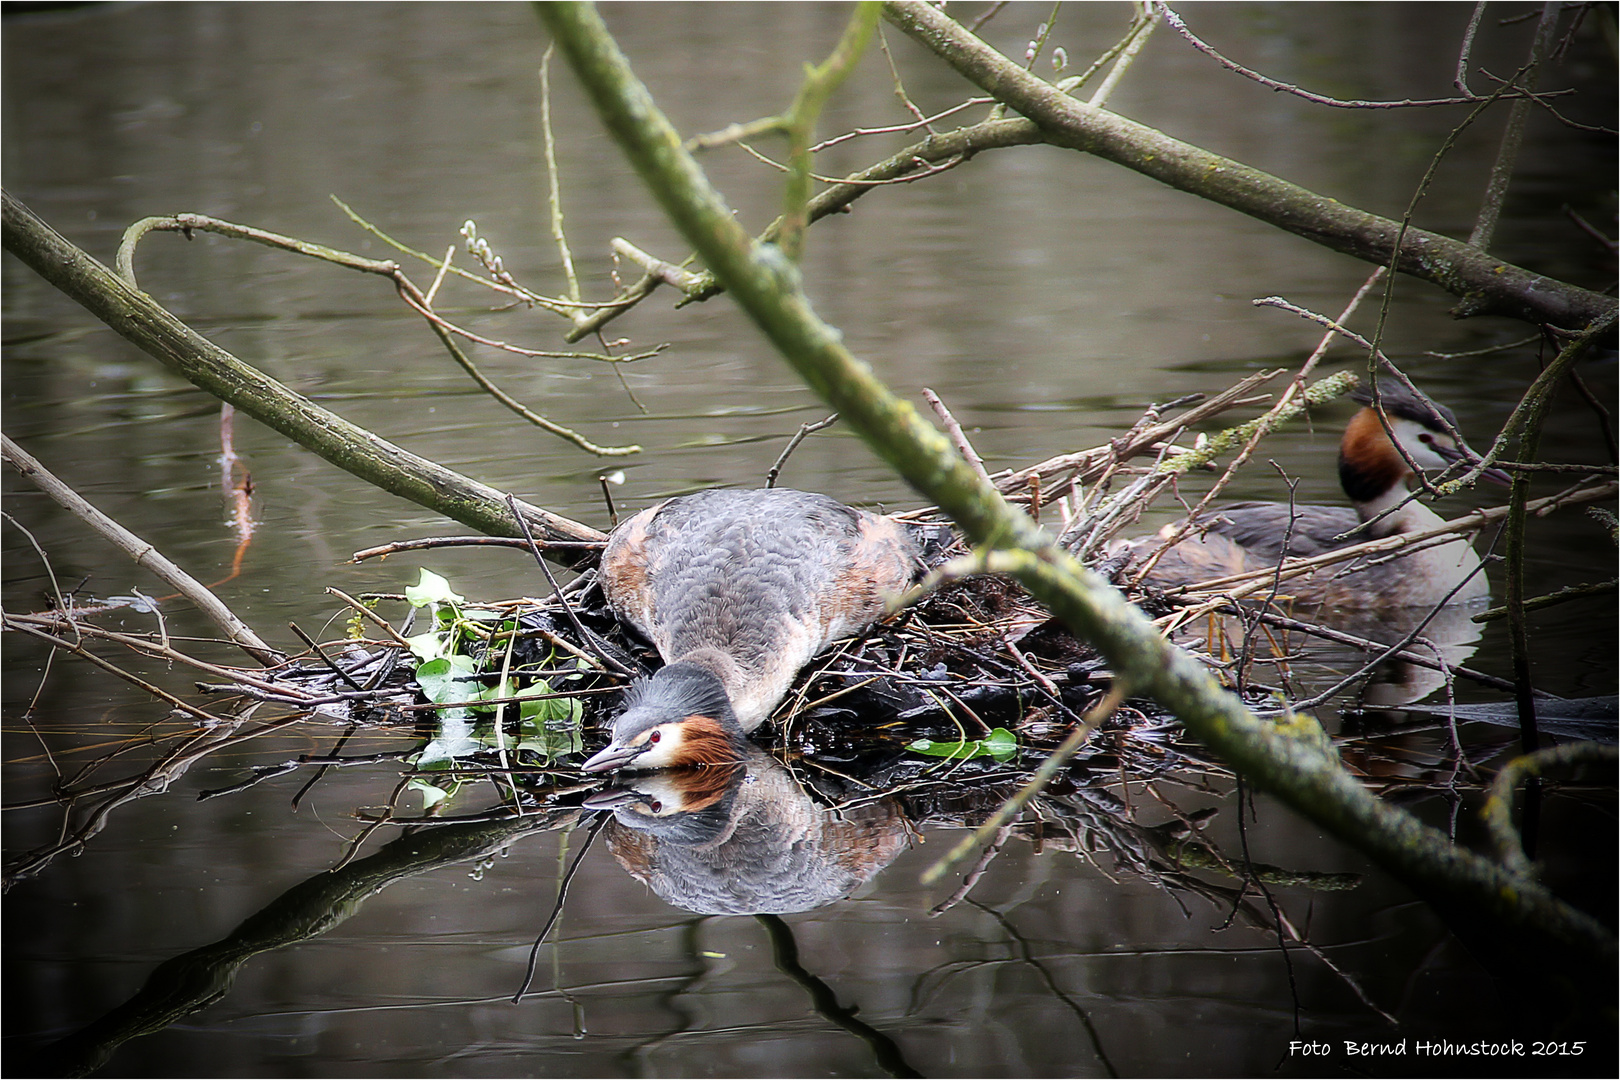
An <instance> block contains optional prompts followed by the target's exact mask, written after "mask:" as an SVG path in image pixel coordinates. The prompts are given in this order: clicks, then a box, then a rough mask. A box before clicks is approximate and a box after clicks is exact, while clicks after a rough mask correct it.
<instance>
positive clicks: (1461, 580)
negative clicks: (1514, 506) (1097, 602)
mask: <svg viewBox="0 0 1620 1080" xmlns="http://www.w3.org/2000/svg"><path fill="white" fill-rule="evenodd" d="M1350 396H1351V398H1352V399H1354V400H1355V401H1358V402H1361V403H1362V404H1363V406H1365V407H1364V408H1362V409H1361V410H1360V411H1359V412H1357V413H1356V415H1355V416H1353V417H1351V418H1350V423H1349V424H1348V425H1347V426H1346V427H1345V429H1344V439H1343V440H1342V441H1341V442H1340V444H1339V482H1340V484H1341V485H1343V487H1344V493H1345V495H1347V496H1348V497H1349V499H1350V507H1339V506H1293V507H1290V506H1289V505H1288V504H1287V503H1271V502H1239V503H1231V504H1228V505H1225V506H1222V507H1220V508H1219V509H1218V510H1217V511H1216V512H1215V513H1213V514H1211V515H1210V516H1209V517H1207V518H1204V519H1202V520H1200V522H1199V523H1198V528H1199V529H1200V530H1202V529H1205V528H1207V532H1201V533H1200V532H1196V531H1195V532H1193V533H1191V534H1189V535H1188V536H1187V537H1186V539H1184V540H1182V541H1181V542H1180V543H1178V544H1177V545H1176V546H1175V547H1173V548H1171V549H1170V550H1169V551H1167V552H1165V554H1164V555H1163V557H1161V558H1160V559H1159V561H1158V563H1157V564H1155V565H1154V566H1153V568H1152V569H1151V570H1150V571H1149V573H1148V575H1147V577H1146V578H1145V583H1146V584H1148V585H1151V586H1154V587H1155V588H1159V589H1169V588H1174V587H1177V586H1181V585H1195V584H1197V583H1199V582H1203V581H1210V580H1213V579H1215V578H1219V577H1225V576H1227V575H1230V574H1240V573H1245V572H1247V571H1251V570H1259V569H1263V568H1265V567H1271V566H1276V565H1277V563H1278V561H1279V560H1280V559H1281V558H1282V556H1283V555H1284V554H1287V555H1290V556H1296V557H1303V556H1311V555H1321V554H1324V553H1326V552H1329V551H1332V550H1334V549H1336V548H1341V547H1347V546H1349V545H1351V544H1358V543H1361V542H1363V541H1366V540H1372V539H1378V538H1381V537H1385V536H1394V535H1396V534H1398V533H1412V532H1419V531H1422V530H1424V529H1430V528H1433V527H1435V526H1437V525H1443V524H1445V519H1444V518H1442V517H1440V516H1439V515H1438V514H1436V513H1435V512H1434V511H1433V510H1430V509H1429V508H1428V507H1427V506H1425V505H1423V503H1421V502H1417V501H1415V500H1414V501H1410V502H1406V503H1405V505H1401V503H1402V502H1403V500H1405V499H1406V498H1407V490H1406V480H1407V479H1408V478H1409V477H1411V476H1412V475H1413V469H1412V465H1413V464H1415V465H1417V466H1418V468H1420V469H1424V470H1428V469H1442V468H1444V467H1446V466H1447V465H1449V464H1451V463H1452V462H1454V461H1457V460H1459V459H1460V458H1463V457H1464V456H1466V455H1467V454H1470V453H1472V451H1471V450H1470V449H1469V448H1468V446H1467V444H1466V443H1464V444H1462V445H1461V446H1459V445H1458V442H1457V440H1456V439H1454V438H1453V437H1452V435H1451V433H1450V431H1448V430H1447V425H1448V424H1449V425H1450V429H1451V431H1455V430H1456V429H1457V418H1456V416H1454V415H1453V414H1452V412H1451V410H1450V409H1447V408H1446V407H1445V406H1444V405H1431V404H1430V403H1428V402H1426V401H1424V400H1423V399H1421V398H1419V397H1418V396H1417V395H1415V394H1413V393H1412V392H1411V391H1410V390H1407V389H1406V388H1405V387H1404V386H1401V385H1399V384H1395V383H1381V384H1380V385H1379V404H1380V406H1381V407H1382V409H1383V411H1384V416H1385V418H1387V420H1388V422H1389V430H1388V431H1386V430H1385V428H1384V423H1383V421H1382V420H1380V418H1379V416H1378V412H1377V410H1375V409H1374V408H1373V407H1372V392H1371V391H1370V390H1368V389H1366V388H1358V389H1356V390H1354V391H1352V392H1351V395H1350ZM1442 418H1443V420H1442ZM1391 432H1393V433H1394V436H1395V438H1396V439H1398V440H1399V442H1400V449H1396V446H1395V444H1394V443H1393V442H1391V441H1390V433H1391ZM1402 450H1404V451H1405V455H1404V456H1403V455H1402V453H1401V451H1402ZM1408 459H1410V463H1409V461H1408ZM1483 475H1484V476H1485V478H1486V479H1488V480H1491V481H1492V482H1494V483H1500V484H1506V483H1507V482H1508V476H1507V474H1506V473H1504V472H1502V471H1501V470H1499V469H1488V470H1486V471H1485V473H1484V474H1483ZM1396 506H1399V507H1400V508H1399V509H1397V510H1394V511H1393V512H1391V513H1388V514H1385V511H1389V510H1390V509H1391V508H1392V507H1396ZM1352 507H1353V509H1352ZM1380 514H1384V515H1385V516H1383V517H1380V516H1379V515H1380ZM1375 519H1376V520H1375ZM1367 522H1371V524H1366V525H1365V527H1364V528H1359V527H1360V526H1362V525H1363V523H1367ZM1171 528H1173V526H1167V527H1166V528H1165V529H1164V530H1161V532H1160V533H1159V535H1158V536H1154V537H1147V538H1143V539H1137V540H1131V541H1126V542H1125V543H1123V544H1120V545H1118V546H1116V547H1115V549H1114V552H1113V553H1114V554H1129V555H1130V556H1132V557H1133V558H1144V557H1146V556H1147V555H1149V554H1151V553H1152V552H1153V551H1155V550H1156V549H1157V548H1158V546H1159V544H1160V542H1161V541H1162V540H1163V539H1164V538H1165V537H1167V536H1168V535H1169V531H1170V529H1171ZM1346 533H1350V534H1351V535H1349V536H1348V537H1346V538H1345V539H1339V537H1341V536H1344V535H1345V534H1346ZM1285 540H1286V551H1285V550H1284V541H1285ZM1478 567H1479V556H1478V555H1476V554H1475V553H1474V549H1473V546H1472V544H1470V543H1469V541H1468V540H1467V538H1465V537H1461V536H1459V537H1457V538H1456V539H1454V540H1452V541H1450V542H1447V543H1442V544H1439V545H1436V546H1434V547H1430V548H1425V549H1423V550H1421V551H1417V552H1414V553H1412V554H1410V555H1406V556H1402V557H1399V558H1396V559H1394V560H1392V561H1386V562H1376V563H1373V564H1371V565H1368V566H1363V567H1356V566H1355V564H1354V563H1351V564H1340V565H1337V566H1328V567H1324V568H1322V569H1320V570H1317V571H1315V572H1314V573H1312V574H1310V575H1308V576H1305V577H1299V578H1294V579H1291V580H1288V581H1284V582H1283V583H1282V585H1281V587H1280V588H1281V592H1283V593H1285V594H1287V595H1288V596H1291V597H1293V598H1294V599H1295V600H1296V601H1297V602H1300V603H1304V604H1308V605H1323V606H1327V607H1339V608H1397V607H1416V606H1419V605H1431V604H1437V603H1440V602H1441V601H1444V600H1446V599H1447V597H1450V602H1453V603H1462V602H1466V601H1469V600H1475V599H1478V598H1480V597H1484V596H1488V595H1489V594H1490V585H1489V584H1488V582H1487V581H1486V580H1485V575H1484V574H1483V573H1482V572H1477V570H1478ZM1470 575H1472V576H1470ZM1459 585H1461V588H1458V586H1459ZM1453 590H1456V591H1455V593H1453Z"/></svg>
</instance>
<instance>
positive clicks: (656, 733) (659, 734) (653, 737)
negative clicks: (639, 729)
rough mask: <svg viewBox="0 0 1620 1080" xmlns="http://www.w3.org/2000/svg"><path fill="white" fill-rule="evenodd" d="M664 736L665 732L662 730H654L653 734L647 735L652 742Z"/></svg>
mask: <svg viewBox="0 0 1620 1080" xmlns="http://www.w3.org/2000/svg"><path fill="white" fill-rule="evenodd" d="M663 737H664V733H663V732H662V731H654V732H653V733H652V734H651V735H648V736H647V741H648V742H651V743H655V742H657V741H658V740H659V739H662V738H663Z"/></svg>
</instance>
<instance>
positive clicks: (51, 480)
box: [0, 435, 286, 667]
mask: <svg viewBox="0 0 1620 1080" xmlns="http://www.w3.org/2000/svg"><path fill="white" fill-rule="evenodd" d="M0 448H3V450H4V455H5V459H6V461H7V462H9V463H10V464H11V466H12V468H14V469H16V470H17V472H19V473H20V474H22V476H23V478H24V479H26V480H27V481H29V482H30V483H32V484H33V485H34V486H35V487H37V488H39V489H40V490H41V491H43V492H44V493H45V494H47V495H49V496H50V497H51V498H52V499H54V500H56V502H57V503H58V504H59V505H61V506H62V507H64V508H66V509H67V510H68V511H69V512H71V513H72V514H73V515H74V516H75V517H77V518H78V519H79V520H80V521H83V522H84V523H85V524H87V525H89V526H90V527H91V528H92V529H95V530H96V532H98V533H100V534H101V535H102V536H103V537H105V538H106V539H107V540H109V541H111V542H112V543H113V544H114V545H115V546H116V547H118V548H119V549H120V550H122V551H123V552H124V554H126V555H128V556H129V557H130V558H131V559H134V560H135V564H136V565H137V566H140V567H142V568H143V569H146V570H149V571H151V572H152V573H154V574H156V575H157V576H158V577H159V578H161V579H162V580H163V581H164V582H165V583H166V584H168V585H169V586H170V587H171V588H174V589H176V590H178V591H179V592H180V594H181V595H183V596H184V597H185V598H186V599H187V600H190V601H191V602H192V604H194V605H196V607H197V610H199V611H201V612H202V613H203V614H204V615H206V616H208V618H209V620H210V621H211V622H213V624H214V625H215V626H217V627H219V628H220V630H222V631H223V632H224V634H225V636H226V637H228V638H230V639H231V640H232V641H234V642H235V643H236V644H237V645H239V646H241V648H242V650H243V651H244V652H246V653H247V654H248V655H249V656H251V657H253V659H255V660H257V661H258V662H259V663H261V664H263V665H264V666H265V667H271V666H273V665H275V664H279V663H281V662H282V661H283V660H285V659H286V657H284V656H282V655H281V654H280V653H279V652H277V651H276V650H275V649H273V648H271V647H270V646H269V645H267V644H265V642H264V640H263V639H262V638H260V637H259V635H258V634H255V633H254V632H253V630H252V628H251V627H249V626H248V624H247V623H245V622H243V621H242V620H241V619H239V618H237V617H236V613H235V612H233V611H231V609H230V608H228V607H226V606H225V603H224V602H223V601H222V600H220V598H219V597H217V596H215V595H214V594H213V593H212V592H210V591H209V590H208V587H207V586H206V585H204V584H203V583H202V582H200V581H198V580H197V579H196V578H194V577H192V576H191V575H190V574H188V573H186V572H185V571H184V570H182V569H180V568H179V567H178V566H176V565H175V564H174V563H172V562H170V561H169V560H168V559H167V558H165V557H164V556H163V554H162V552H160V551H158V549H157V548H155V547H153V546H152V545H151V544H149V543H147V542H146V541H145V540H142V539H141V538H140V537H138V536H136V535H135V534H134V533H132V532H130V531H129V530H128V529H126V528H124V527H123V526H122V525H120V524H118V522H116V521H114V520H113V519H112V518H110V517H108V516H107V515H106V514H103V513H102V512H101V511H100V510H97V509H96V508H95V507H94V506H91V505H90V503H89V502H87V501H86V500H85V499H84V497H83V496H81V495H80V494H79V493H78V492H76V491H74V490H73V489H72V488H70V487H68V486H67V485H66V484H64V483H63V482H62V481H60V480H58V479H57V478H56V477H55V476H54V475H52V474H51V472H50V470H48V469H46V468H45V466H43V465H41V464H40V463H39V462H38V461H36V460H35V459H34V457H33V455H31V454H29V453H28V452H27V451H25V450H24V449H23V448H22V447H20V446H18V445H17V444H16V443H14V442H12V441H11V438H10V436H7V435H0Z"/></svg>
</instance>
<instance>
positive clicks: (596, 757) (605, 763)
mask: <svg viewBox="0 0 1620 1080" xmlns="http://www.w3.org/2000/svg"><path fill="white" fill-rule="evenodd" d="M652 748H653V744H652V743H642V744H641V745H640V746H623V745H620V744H619V743H616V742H614V743H609V744H608V745H607V746H606V748H604V749H602V750H600V751H598V752H597V753H596V754H593V755H592V756H591V757H590V758H588V759H587V760H586V762H585V764H583V765H581V766H580V769H581V770H582V771H584V772H588V773H597V772H609V771H611V770H613V769H622V768H624V767H625V766H626V765H628V764H630V763H631V762H632V761H634V760H636V758H638V757H640V756H641V755H642V754H645V753H646V752H647V751H649V750H651V749H652Z"/></svg>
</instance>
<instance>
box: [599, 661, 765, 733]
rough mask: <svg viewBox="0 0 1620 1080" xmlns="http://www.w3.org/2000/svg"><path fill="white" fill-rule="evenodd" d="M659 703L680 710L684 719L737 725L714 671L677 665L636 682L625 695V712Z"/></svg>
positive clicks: (724, 689)
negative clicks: (727, 721)
mask: <svg viewBox="0 0 1620 1080" xmlns="http://www.w3.org/2000/svg"><path fill="white" fill-rule="evenodd" d="M654 701H655V702H656V703H657V704H658V706H659V707H660V708H665V709H671V708H673V709H678V710H679V713H680V715H682V716H693V715H697V716H709V717H713V718H714V719H716V720H719V721H721V722H725V721H726V720H730V721H731V723H732V724H736V722H737V719H736V716H735V715H734V714H733V713H732V711H731V699H730V698H729V697H727V696H726V688H725V686H724V685H723V684H722V683H721V682H720V679H719V678H718V677H717V676H716V675H715V674H714V673H713V672H711V671H708V670H707V669H705V668H701V667H699V666H698V665H696V664H688V663H685V662H683V661H677V662H675V663H673V664H666V665H665V666H664V667H662V668H659V669H658V670H657V671H656V672H654V673H653V674H652V675H651V676H650V677H649V678H645V679H637V680H636V681H635V682H634V683H632V684H631V686H630V691H629V693H628V694H626V695H625V699H624V705H625V711H626V712H629V711H630V710H631V709H634V708H636V707H637V706H640V705H645V704H648V703H649V702H654Z"/></svg>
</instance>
